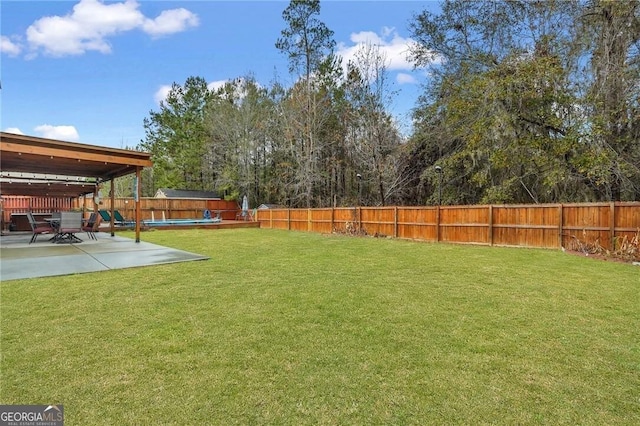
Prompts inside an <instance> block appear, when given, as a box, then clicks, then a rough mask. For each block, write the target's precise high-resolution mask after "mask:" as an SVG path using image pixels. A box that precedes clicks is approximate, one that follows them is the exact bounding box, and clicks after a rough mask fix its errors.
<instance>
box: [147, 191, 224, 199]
mask: <svg viewBox="0 0 640 426" xmlns="http://www.w3.org/2000/svg"><path fill="white" fill-rule="evenodd" d="M162 196H165V197H167V198H206V199H208V200H211V199H220V196H219V195H218V193H217V192H214V191H197V190H192V189H169V188H161V189H158V191H157V192H156V198H159V197H162Z"/></svg>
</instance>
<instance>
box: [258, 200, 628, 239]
mask: <svg viewBox="0 0 640 426" xmlns="http://www.w3.org/2000/svg"><path fill="white" fill-rule="evenodd" d="M256 220H258V221H259V222H260V227H261V228H274V229H289V230H295V231H309V232H322V233H331V232H346V233H357V232H358V230H362V231H363V232H366V234H368V235H376V236H384V237H394V238H406V239H417V240H425V241H444V242H450V243H468V244H486V245H498V246H520V247H541V248H561V247H566V248H573V247H574V246H575V244H576V243H577V242H578V241H580V242H581V243H590V244H599V245H600V246H602V247H603V248H605V249H609V250H611V249H615V242H616V241H618V239H621V238H623V237H624V236H627V238H631V237H632V236H633V235H635V234H636V232H638V231H639V230H640V202H617V203H585V204H535V205H482V206H441V207H438V206H435V207H397V206H396V207H350V208H324V209H323V208H320V209H268V210H267V209H265V210H258V211H257V214H256Z"/></svg>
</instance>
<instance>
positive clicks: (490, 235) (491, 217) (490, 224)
mask: <svg viewBox="0 0 640 426" xmlns="http://www.w3.org/2000/svg"><path fill="white" fill-rule="evenodd" d="M489 245H490V246H493V204H489Z"/></svg>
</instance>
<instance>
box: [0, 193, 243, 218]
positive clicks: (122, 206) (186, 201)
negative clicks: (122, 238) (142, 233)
mask: <svg viewBox="0 0 640 426" xmlns="http://www.w3.org/2000/svg"><path fill="white" fill-rule="evenodd" d="M93 207H94V202H93V198H79V199H78V198H75V199H74V198H52V197H21V196H4V197H3V198H2V223H3V224H7V223H9V222H10V221H11V214H16V213H26V212H32V213H51V212H54V211H68V210H76V209H85V211H93ZM114 207H115V209H116V210H119V211H120V213H122V215H123V216H124V217H125V218H133V217H135V213H134V209H135V203H134V200H133V198H116V199H115V203H114ZM98 208H100V209H107V210H108V209H110V208H111V200H110V199H108V198H105V199H103V200H102V202H101V204H100V205H99V206H98ZM140 208H141V210H142V219H143V220H150V219H152V218H154V219H156V220H162V219H163V218H166V219H201V218H202V217H203V213H204V211H205V210H209V211H210V212H211V216H212V217H214V216H215V215H216V214H217V213H218V212H219V213H220V216H221V217H222V219H225V220H234V219H235V218H236V214H237V213H238V211H239V210H240V207H239V206H238V203H237V201H225V200H216V199H213V200H210V199H201V198H141V199H140Z"/></svg>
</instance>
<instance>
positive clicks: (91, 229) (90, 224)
mask: <svg viewBox="0 0 640 426" xmlns="http://www.w3.org/2000/svg"><path fill="white" fill-rule="evenodd" d="M99 222H100V216H98V215H97V214H96V213H91V214H90V215H89V219H87V221H86V222H85V223H83V224H82V230H83V231H84V232H86V233H87V235H88V236H89V238H91V239H92V240H97V239H98V237H96V234H95V232H96V229H98V226H99Z"/></svg>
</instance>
